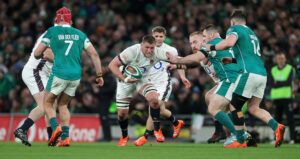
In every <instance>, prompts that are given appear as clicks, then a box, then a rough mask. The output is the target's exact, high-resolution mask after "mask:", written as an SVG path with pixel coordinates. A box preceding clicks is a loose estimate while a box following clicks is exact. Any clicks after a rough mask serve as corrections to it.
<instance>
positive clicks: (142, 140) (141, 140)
mask: <svg viewBox="0 0 300 159" xmlns="http://www.w3.org/2000/svg"><path fill="white" fill-rule="evenodd" d="M146 142H147V139H146V137H145V136H141V137H139V138H138V139H137V140H135V141H134V144H135V146H143V145H144V144H145V143H146Z"/></svg>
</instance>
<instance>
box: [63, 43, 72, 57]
mask: <svg viewBox="0 0 300 159" xmlns="http://www.w3.org/2000/svg"><path fill="white" fill-rule="evenodd" d="M65 43H67V44H68V48H67V50H66V52H65V56H68V54H69V52H70V50H71V47H72V45H73V41H71V40H65Z"/></svg>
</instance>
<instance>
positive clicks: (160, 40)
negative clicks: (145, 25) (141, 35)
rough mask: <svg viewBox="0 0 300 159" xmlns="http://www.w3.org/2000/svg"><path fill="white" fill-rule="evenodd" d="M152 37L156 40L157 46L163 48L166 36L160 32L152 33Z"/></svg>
mask: <svg viewBox="0 0 300 159" xmlns="http://www.w3.org/2000/svg"><path fill="white" fill-rule="evenodd" d="M152 36H153V37H154V38H155V42H156V46H158V47H159V46H161V45H162V43H163V42H164V40H165V38H166V35H165V34H164V33H160V32H154V33H152Z"/></svg>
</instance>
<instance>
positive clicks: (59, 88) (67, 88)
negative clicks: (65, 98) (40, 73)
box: [46, 74, 80, 97]
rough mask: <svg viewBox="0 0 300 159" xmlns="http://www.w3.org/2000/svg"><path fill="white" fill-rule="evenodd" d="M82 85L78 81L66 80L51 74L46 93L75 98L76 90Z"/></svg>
mask: <svg viewBox="0 0 300 159" xmlns="http://www.w3.org/2000/svg"><path fill="white" fill-rule="evenodd" d="M79 83H80V79H78V80H64V79H61V78H59V77H56V76H55V75H53V74H51V75H50V77H49V80H48V82H47V87H46V91H47V92H51V93H53V94H55V95H60V94H61V93H62V92H64V93H65V94H67V95H69V96H71V97H73V96H75V91H76V88H77V87H78V85H79Z"/></svg>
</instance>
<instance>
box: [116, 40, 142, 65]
mask: <svg viewBox="0 0 300 159" xmlns="http://www.w3.org/2000/svg"><path fill="white" fill-rule="evenodd" d="M135 46H136V45H133V46H130V47H128V48H126V49H125V50H123V51H122V52H121V53H120V54H119V55H118V57H119V60H120V61H121V63H122V64H123V65H127V64H129V63H131V62H132V60H133V59H134V57H135V55H136V54H137V53H138V52H137V51H138V50H137V49H135V48H136V47H135Z"/></svg>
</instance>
